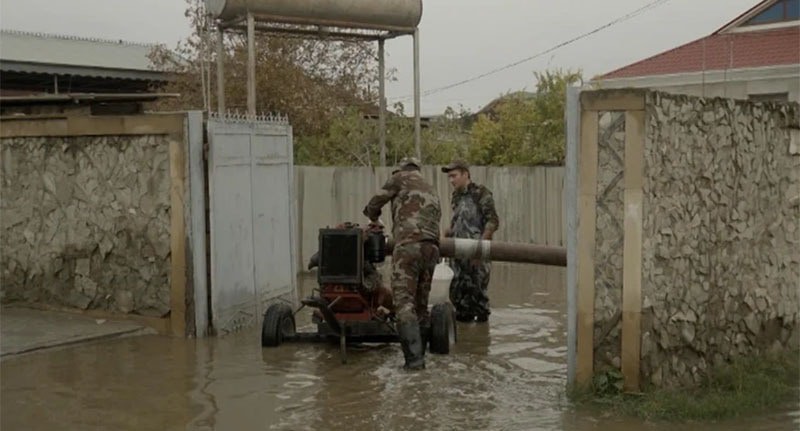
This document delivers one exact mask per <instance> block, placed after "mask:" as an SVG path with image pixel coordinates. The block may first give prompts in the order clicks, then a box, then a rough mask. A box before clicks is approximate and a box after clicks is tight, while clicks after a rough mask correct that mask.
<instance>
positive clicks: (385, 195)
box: [364, 171, 442, 245]
mask: <svg viewBox="0 0 800 431" xmlns="http://www.w3.org/2000/svg"><path fill="white" fill-rule="evenodd" d="M389 201H391V202H392V224H393V226H392V236H393V237H394V241H395V244H397V245H401V244H406V243H410V242H417V241H425V240H432V241H436V242H437V243H438V241H439V221H440V219H441V217H442V208H441V204H440V203H439V197H438V196H437V194H436V190H434V188H433V187H432V186H431V185H430V184H428V183H427V182H426V181H425V179H424V178H422V174H420V172H419V171H399V172H397V173H396V174H394V175H392V177H391V178H389V180H388V181H387V182H386V184H384V185H383V188H382V189H381V191H380V192H378V193H377V194H376V195H375V196H373V197H372V199H370V201H369V203H368V204H367V206H366V207H365V208H364V215H366V216H367V217H369V219H370V220H372V221H376V220H377V219H378V217H379V216H380V215H381V208H383V206H384V205H386V203H387V202H389Z"/></svg>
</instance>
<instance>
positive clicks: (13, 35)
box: [0, 30, 169, 96]
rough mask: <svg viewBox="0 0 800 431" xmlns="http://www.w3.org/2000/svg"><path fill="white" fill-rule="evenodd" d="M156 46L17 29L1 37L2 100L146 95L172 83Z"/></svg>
mask: <svg viewBox="0 0 800 431" xmlns="http://www.w3.org/2000/svg"><path fill="white" fill-rule="evenodd" d="M154 48H156V45H147V44H139V43H132V42H124V41H121V40H120V41H111V40H101V39H87V38H78V37H72V36H60V35H50V34H41V33H28V32H22V31H15V30H2V32H0V74H2V75H0V95H2V96H21V95H35V94H39V95H41V94H63V93H69V94H75V93H117V94H119V93H145V92H151V91H153V89H154V88H157V87H159V86H160V85H161V84H164V83H166V82H167V81H168V80H169V76H168V74H167V73H165V72H163V71H159V70H156V69H155V68H154V67H153V66H152V64H151V61H150V59H149V58H148V56H149V55H150V53H151V52H152V51H153V49H154Z"/></svg>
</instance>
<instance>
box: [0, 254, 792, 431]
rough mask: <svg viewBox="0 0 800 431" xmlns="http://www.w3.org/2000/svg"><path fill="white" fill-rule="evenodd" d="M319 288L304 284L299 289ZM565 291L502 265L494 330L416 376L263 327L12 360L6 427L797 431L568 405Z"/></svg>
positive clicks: (774, 421) (780, 419)
mask: <svg viewBox="0 0 800 431" xmlns="http://www.w3.org/2000/svg"><path fill="white" fill-rule="evenodd" d="M312 285H313V280H312V279H308V280H304V282H303V290H306V291H307V290H308V289H310V288H311V286H312ZM563 286H564V273H563V270H562V269H560V268H546V267H532V266H511V265H498V264H496V265H495V267H494V272H493V279H492V285H491V298H492V301H493V302H492V306H493V314H492V316H491V318H490V322H489V324H488V325H478V324H460V325H459V328H458V329H459V343H458V345H457V346H456V348H455V350H454V351H453V352H452V354H451V355H449V356H438V355H429V356H428V361H427V365H428V368H427V370H425V371H423V372H419V373H413V374H409V373H405V372H403V371H402V370H401V369H400V367H401V365H402V355H401V353H400V351H399V347H398V346H397V345H389V346H368V347H360V348H357V349H352V350H351V351H350V354H349V359H350V363H349V364H347V365H341V364H340V363H339V356H338V355H339V353H338V347H337V346H333V345H326V344H291V345H284V346H281V347H279V348H277V349H262V348H261V347H260V345H259V332H258V330H257V329H253V330H249V331H244V332H241V333H238V334H235V335H232V336H228V337H224V338H221V339H211V340H200V341H197V340H188V341H187V340H177V339H171V338H166V337H158V336H142V337H136V338H129V339H122V340H115V341H107V342H102V343H98V344H92V345H85V346H78V347H72V348H68V349H64V350H59V351H53V352H44V353H37V354H31V355H27V356H23V357H17V358H11V359H7V360H4V361H3V362H2V363H0V371H1V372H2V374H1V375H0V379H1V385H2V393H0V429H2V430H3V431H6V430H39V429H41V430H50V429H58V430H64V429H76V430H101V429H102V430H105V429H114V430H145V429H147V430H150V429H153V430H173V429H174V430H183V429H190V430H211V429H216V430H229V429H230V430H235V429H265V430H273V429H274V430H322V429H334V430H348V431H361V430H378V429H381V430H383V429H386V430H406V429H408V430H438V429H441V430H451V429H469V430H473V429H475V430H483V429H487V430H576V431H582V430H601V429H615V430H638V429H647V430H656V431H667V430H670V431H671V430H686V429H697V430H701V429H702V430H742V431H743V430H790V429H798V428H800V414H798V409H797V408H796V407H795V408H787V409H782V410H779V411H777V412H775V413H771V414H769V415H766V416H759V417H754V418H748V419H744V420H737V421H735V422H728V423H719V424H711V425H709V424H703V425H699V424H698V425H687V424H683V425H669V424H649V423H642V422H640V421H636V420H628V419H621V418H614V417H609V416H608V415H603V414H602V413H576V412H575V411H574V409H573V408H571V406H570V405H569V403H568V402H567V400H566V398H565V395H564V384H565V374H566V348H565V314H566V306H565V301H564V297H565V295H564V291H563ZM441 287H442V286H441V285H440V286H438V289H436V291H435V292H434V294H433V297H434V298H432V299H435V298H436V297H439V298H441V296H442V294H443V292H444V290H443V289H441ZM301 313H302V312H301ZM301 315H302V316H305V317H303V319H304V321H303V322H301V324H302V323H304V322H308V318H307V314H301Z"/></svg>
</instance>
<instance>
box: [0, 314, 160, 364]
mask: <svg viewBox="0 0 800 431" xmlns="http://www.w3.org/2000/svg"><path fill="white" fill-rule="evenodd" d="M155 333H156V331H154V330H152V329H150V328H146V327H144V326H142V325H139V324H136V323H133V322H130V321H125V320H109V319H99V318H93V317H89V316H84V315H80V314H74V313H63V312H57V311H49V310H48V311H45V310H36V309H32V308H25V307H16V306H14V307H3V309H2V311H0V356H9V355H20V354H24V353H30V352H37V351H41V350H46V349H55V348H61V347H64V346H68V345H73V344H78V343H86V342H92V341H100V340H107V339H110V338H116V337H124V336H134V335H141V334H155Z"/></svg>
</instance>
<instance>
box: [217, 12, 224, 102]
mask: <svg viewBox="0 0 800 431" xmlns="http://www.w3.org/2000/svg"><path fill="white" fill-rule="evenodd" d="M223 31H224V30H223V29H222V27H217V112H219V113H220V114H222V113H224V112H225V45H224V40H223V38H224V37H225V34H224V33H223Z"/></svg>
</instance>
